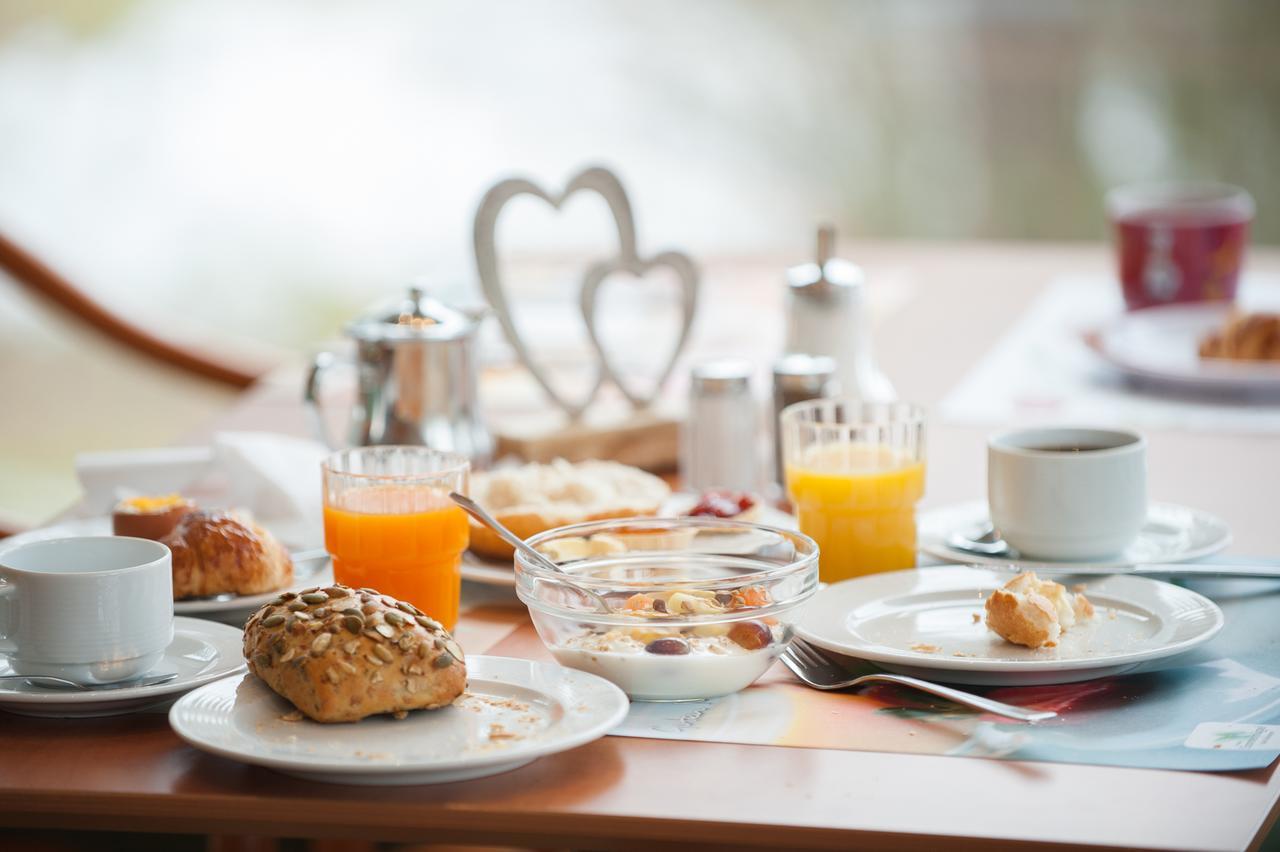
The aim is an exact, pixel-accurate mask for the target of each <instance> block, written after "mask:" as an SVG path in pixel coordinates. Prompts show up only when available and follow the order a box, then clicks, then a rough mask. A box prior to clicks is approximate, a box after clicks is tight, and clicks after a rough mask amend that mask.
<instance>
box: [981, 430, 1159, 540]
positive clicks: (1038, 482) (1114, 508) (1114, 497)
mask: <svg viewBox="0 0 1280 852" xmlns="http://www.w3.org/2000/svg"><path fill="white" fill-rule="evenodd" d="M987 502H988V504H989V507H990V510H991V523H992V524H993V525H994V526H995V528H996V529H997V530H999V531H1000V535H1001V536H1002V537H1003V538H1004V540H1005V541H1007V542H1008V543H1009V544H1010V546H1012V547H1014V548H1015V549H1017V550H1018V552H1019V553H1020V554H1022V555H1023V556H1029V557H1034V558H1037V559H1047V560H1064V561H1080V560H1087V559H1097V558H1101V557H1106V556H1114V555H1115V554H1118V553H1120V552H1121V551H1123V550H1124V549H1125V548H1126V547H1128V546H1129V545H1130V544H1132V543H1133V541H1134V539H1136V538H1137V536H1138V531H1139V530H1140V529H1141V528H1142V524H1143V522H1144V521H1145V520H1146V517H1147V443H1146V441H1145V440H1144V439H1143V437H1142V436H1141V435H1139V434H1137V433H1136V432H1129V431H1126V430H1123V429H1075V428H1033V429H1014V430H1011V431H1008V432H1000V433H998V434H995V435H992V436H991V437H990V438H989V439H988V441H987Z"/></svg>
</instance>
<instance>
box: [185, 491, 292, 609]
mask: <svg viewBox="0 0 1280 852" xmlns="http://www.w3.org/2000/svg"><path fill="white" fill-rule="evenodd" d="M160 541H161V542H163V543H164V544H166V545H168V546H169V549H170V550H171V551H173V596H174V598H175V599H181V598H193V597H206V596H208V595H221V594H227V593H231V594H236V595H257V594H262V593H264V592H273V591H276V590H277V589H283V588H286V587H287V586H289V585H291V584H292V583H293V560H292V559H291V558H290V557H289V553H288V551H286V550H285V549H284V547H283V546H281V544H280V542H278V541H276V540H275V538H274V537H272V535H271V533H269V532H267V531H266V530H264V529H263V528H262V527H260V526H258V525H257V524H255V523H253V522H252V521H249V520H247V519H241V518H239V517H237V516H235V515H233V514H231V513H228V512H204V511H196V512H191V513H190V514H188V515H187V516H186V517H184V518H183V519H182V520H181V521H179V522H178V525H177V526H176V527H174V528H173V531H172V532H170V533H169V534H168V535H167V536H165V537H164V538H162V539H160Z"/></svg>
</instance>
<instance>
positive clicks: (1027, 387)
mask: <svg viewBox="0 0 1280 852" xmlns="http://www.w3.org/2000/svg"><path fill="white" fill-rule="evenodd" d="M1240 292H1241V299H1242V301H1243V302H1244V303H1245V304H1247V303H1248V302H1249V301H1250V300H1251V298H1253V297H1260V296H1262V297H1265V299H1266V301H1270V300H1271V299H1272V298H1276V297H1280V278H1277V277H1276V276H1271V275H1268V276H1262V275H1257V276H1246V278H1245V280H1244V281H1243V282H1242V286H1241V291H1240ZM1122 309H1123V306H1122V303H1121V299H1120V291H1119V286H1118V285H1117V284H1116V283H1115V282H1114V281H1112V280H1110V279H1109V278H1106V277H1094V276H1072V277H1064V278H1060V279H1058V280H1057V281H1055V282H1054V283H1053V284H1052V285H1051V286H1050V287H1049V289H1048V290H1047V291H1046V292H1045V293H1044V294H1043V295H1042V296H1041V297H1040V298H1039V299H1037V300H1036V302H1035V303H1034V304H1033V305H1032V306H1031V308H1030V309H1029V310H1028V311H1027V312H1026V313H1025V314H1024V315H1023V316H1022V317H1021V318H1020V319H1019V320H1018V322H1017V323H1016V324H1015V325H1014V326H1013V327H1012V328H1010V329H1009V331H1008V332H1007V333H1006V334H1005V335H1004V336H1003V337H1002V338H1001V339H1000V340H999V341H998V342H997V343H996V345H995V346H994V347H992V349H991V350H990V351H989V352H988V353H987V354H986V355H984V356H983V357H982V359H981V360H980V361H978V363H977V364H976V365H975V366H974V367H973V369H971V370H970V371H969V373H968V374H967V375H966V376H965V377H964V378H963V379H962V380H961V381H960V383H959V384H958V385H957V386H956V387H955V388H954V389H952V391H951V392H950V393H949V394H947V396H946V398H945V399H943V401H942V404H941V406H940V407H939V412H940V414H941V416H942V418H943V419H944V420H947V421H948V422H952V423H963V424H981V425H1015V424H1024V423H1045V422H1055V423H1068V422H1069V423H1090V424H1098V425H1104V424H1117V425H1124V426H1129V427H1131V428H1138V429H1175V430H1186V431H1193V432H1220V433H1221V432H1230V433H1255V434H1256V433H1280V401H1277V400H1275V399H1274V398H1273V399H1270V400H1267V399H1257V400H1249V399H1246V398H1239V399H1233V398H1224V397H1212V396H1196V395H1192V394H1188V393H1179V392H1175V391H1172V390H1170V389H1168V388H1161V387H1156V386H1146V385H1140V384H1133V383H1130V382H1129V381H1128V380H1126V379H1125V378H1124V377H1123V376H1121V375H1120V374H1119V373H1117V372H1116V371H1115V370H1113V369H1112V368H1111V367H1109V366H1108V365H1107V364H1105V363H1104V362H1103V361H1102V360H1101V359H1100V358H1099V357H1098V356H1097V355H1096V354H1094V353H1093V352H1092V351H1090V350H1089V349H1088V347H1086V346H1085V344H1084V342H1083V340H1082V339H1081V335H1082V334H1083V333H1084V332H1085V331H1088V330H1091V329H1095V328H1098V327H1099V326H1101V325H1102V324H1104V323H1105V322H1106V321H1107V320H1108V319H1110V318H1111V317H1114V316H1115V315H1116V314H1117V313H1119V312H1120V311H1121V310H1122Z"/></svg>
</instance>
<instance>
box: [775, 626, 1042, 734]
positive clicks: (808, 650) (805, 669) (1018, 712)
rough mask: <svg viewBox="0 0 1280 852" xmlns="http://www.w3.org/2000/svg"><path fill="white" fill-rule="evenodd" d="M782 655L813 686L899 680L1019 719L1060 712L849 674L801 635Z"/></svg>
mask: <svg viewBox="0 0 1280 852" xmlns="http://www.w3.org/2000/svg"><path fill="white" fill-rule="evenodd" d="M780 659H781V660H782V664H783V665H785V666H786V667H787V668H789V669H791V673H792V674H794V675H795V676H796V677H798V678H800V680H802V681H804V682H805V683H806V684H808V685H809V686H812V687H813V688H814V689H824V690H831V689H847V688H849V687H851V686H861V685H862V684H864V683H896V684H898V685H899V686H910V687H912V688H914V689H918V690H920V691H921V692H927V693H929V694H930V695H936V696H938V697H939V698H945V699H947V700H948V701H954V702H955V703H956V704H963V705H964V706H966V707H972V708H974V709H975V710H982V711H985V712H987V713H994V714H996V715H997V716H1004V717H1005V718H1007V719H1017V720H1018V721H1019V722H1040V721H1043V720H1045V719H1052V718H1053V717H1054V716H1057V715H1058V714H1057V713H1055V712H1053V711H1052V710H1026V709H1023V708H1022V707H1014V706H1013V705H1012V704H1004V703H1002V702H1000V701H992V700H991V699H990V698H983V697H982V696H981V695H974V694H973V693H971V692H962V691H961V690H959V689H952V688H951V687H949V686H942V685H941V684H937V683H930V682H929V681H927V680H920V679H919V678H915V677H908V676H907V675H898V674H888V673H885V672H875V673H873V674H865V675H860V676H858V677H849V672H848V671H846V670H845V669H844V668H843V667H841V666H840V665H839V664H838V663H836V662H835V661H834V660H832V659H831V658H830V657H828V656H827V655H826V654H825V653H824V652H822V651H820V650H818V649H817V648H815V647H813V646H811V645H809V644H808V643H806V642H802V641H801V640H799V639H793V640H792V641H791V644H790V645H788V646H787V647H786V649H785V650H784V651H783V652H782V656H781V657H780Z"/></svg>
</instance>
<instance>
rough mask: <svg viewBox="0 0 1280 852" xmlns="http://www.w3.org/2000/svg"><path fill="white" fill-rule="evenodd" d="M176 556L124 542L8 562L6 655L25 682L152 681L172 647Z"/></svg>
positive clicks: (1, 563) (0, 582) (32, 547)
mask: <svg viewBox="0 0 1280 852" xmlns="http://www.w3.org/2000/svg"><path fill="white" fill-rule="evenodd" d="M170 560H171V557H170V553H169V548H167V547H165V546H164V545H163V544H161V543H159V542H157V541H148V540H147V539H142V538H125V537H119V536H96V537H86V538H60V539H53V540H50V541H37V542H32V543H31V544H24V545H21V546H19V547H15V548H13V549H12V550H9V551H6V552H4V553H0V655H3V656H4V657H6V658H7V659H8V661H9V665H10V666H11V667H12V668H13V670H14V672H16V673H17V674H24V675H48V676H52V677H60V678H65V679H67V680H73V681H76V682H77V683H83V684H95V683H111V682H115V681H121V680H130V679H132V678H136V677H140V676H142V675H144V674H146V673H147V672H148V671H149V670H150V669H151V668H152V667H154V666H155V664H156V663H158V662H160V658H161V657H163V656H164V651H165V648H167V647H169V643H170V642H172V641H173V574H172V568H171V564H170Z"/></svg>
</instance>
